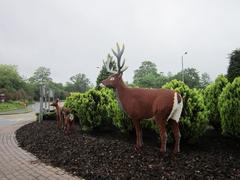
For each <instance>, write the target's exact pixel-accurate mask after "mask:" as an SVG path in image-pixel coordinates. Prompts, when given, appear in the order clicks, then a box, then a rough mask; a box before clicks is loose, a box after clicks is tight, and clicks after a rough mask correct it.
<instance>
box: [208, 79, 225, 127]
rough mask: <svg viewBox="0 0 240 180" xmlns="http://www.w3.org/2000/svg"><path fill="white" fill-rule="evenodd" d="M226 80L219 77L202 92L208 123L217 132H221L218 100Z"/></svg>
mask: <svg viewBox="0 0 240 180" xmlns="http://www.w3.org/2000/svg"><path fill="white" fill-rule="evenodd" d="M227 83H228V80H227V78H226V77H225V76H224V75H219V76H218V77H217V79H216V80H215V82H213V83H211V84H210V85H208V86H207V87H206V89H205V90H204V92H203V94H204V101H205V104H206V107H207V109H208V111H209V123H210V124H211V125H212V126H213V127H214V128H215V129H216V130H217V131H221V120H220V112H219V111H218V106H217V104H218V98H219V96H220V95H221V93H222V91H223V89H224V87H225V86H226V85H227Z"/></svg>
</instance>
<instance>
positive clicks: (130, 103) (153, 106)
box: [101, 44, 183, 153]
mask: <svg viewBox="0 0 240 180" xmlns="http://www.w3.org/2000/svg"><path fill="white" fill-rule="evenodd" d="M117 51H118V52H117V53H116V52H115V51H114V50H113V54H114V55H115V56H116V58H117V65H118V71H117V72H116V71H113V70H111V69H110V67H109V64H110V61H109V60H110V59H108V61H107V64H106V67H107V69H108V71H109V72H112V73H113V75H110V76H109V77H108V78H107V79H105V80H103V81H102V84H101V85H102V86H106V87H109V88H113V89H115V91H116V93H117V98H118V100H119V103H120V104H121V107H122V108H123V110H124V111H125V112H126V113H127V115H128V116H129V117H130V118H131V119H132V122H133V125H134V128H135V131H136V146H135V148H136V149H139V148H141V147H142V145H143V143H142V130H141V127H140V121H141V120H142V119H149V118H153V119H154V120H155V122H156V125H157V126H158V127H159V129H160V140H161V147H160V151H161V152H165V151H166V142H167V131H166V123H167V122H168V121H169V123H171V127H172V130H173V134H174V138H175V145H174V153H177V152H180V137H181V135H180V130H179V124H178V122H179V119H180V115H181V112H182V108H183V100H182V97H181V95H180V94H178V93H177V92H175V91H173V90H169V89H146V88H129V87H127V86H126V85H125V84H124V82H123V80H122V73H123V71H125V70H126V69H127V68H126V67H125V66H124V63H125V62H123V64H122V65H121V64H120V60H121V57H122V54H123V51H124V46H123V48H122V50H120V48H119V46H118V44H117ZM109 57H110V56H108V58H109Z"/></svg>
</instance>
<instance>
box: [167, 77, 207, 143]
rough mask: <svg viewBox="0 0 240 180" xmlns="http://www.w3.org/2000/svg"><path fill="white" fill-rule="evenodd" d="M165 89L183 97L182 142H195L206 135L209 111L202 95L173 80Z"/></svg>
mask: <svg viewBox="0 0 240 180" xmlns="http://www.w3.org/2000/svg"><path fill="white" fill-rule="evenodd" d="M163 87H164V88H167V89H173V90H176V91H177V92H178V93H180V94H181V95H182V97H183V112H182V115H181V119H180V131H181V135H182V140H185V141H188V142H194V141H195V140H197V139H198V138H199V137H200V136H202V135H203V134H204V132H205V130H206V127H207V125H208V119H207V117H208V111H207V110H206V106H205V105H204V100H203V96H202V94H201V93H200V92H199V91H198V90H196V89H190V88H189V87H188V86H187V85H186V84H184V83H183V82H181V81H178V80H172V81H170V82H168V83H166V84H165V85H164V86H163Z"/></svg>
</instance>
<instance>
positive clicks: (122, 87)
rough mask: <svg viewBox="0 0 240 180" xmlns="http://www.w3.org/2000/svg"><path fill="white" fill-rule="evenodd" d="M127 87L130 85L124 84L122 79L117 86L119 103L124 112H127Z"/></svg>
mask: <svg viewBox="0 0 240 180" xmlns="http://www.w3.org/2000/svg"><path fill="white" fill-rule="evenodd" d="M127 89H128V87H127V86H126V85H125V84H124V82H123V81H122V80H120V82H119V84H118V85H117V86H116V88H115V93H116V97H117V101H118V104H119V106H120V107H121V109H122V110H123V111H124V112H126V111H125V109H124V98H125V97H126V95H127V93H126V91H127Z"/></svg>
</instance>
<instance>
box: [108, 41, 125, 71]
mask: <svg viewBox="0 0 240 180" xmlns="http://www.w3.org/2000/svg"><path fill="white" fill-rule="evenodd" d="M124 49H125V47H124V44H123V46H122V49H120V47H119V44H118V43H117V52H116V51H114V50H113V49H112V52H113V54H114V56H115V57H116V58H117V68H118V73H123V72H124V71H126V69H127V68H128V67H127V66H124V65H125V59H124V60H123V63H122V65H121V58H122V55H123V52H124Z"/></svg>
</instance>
